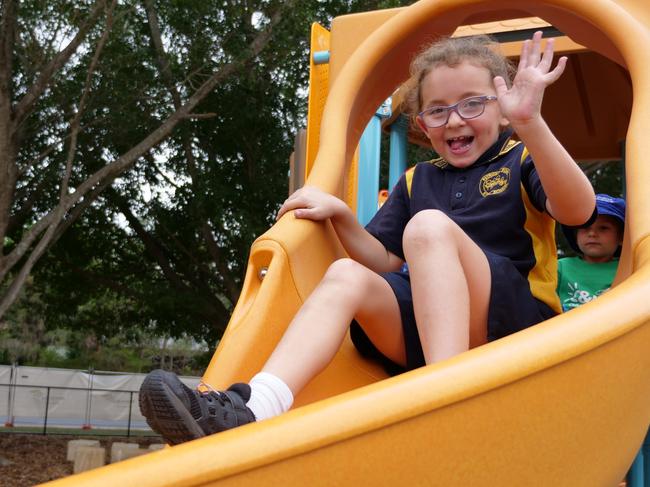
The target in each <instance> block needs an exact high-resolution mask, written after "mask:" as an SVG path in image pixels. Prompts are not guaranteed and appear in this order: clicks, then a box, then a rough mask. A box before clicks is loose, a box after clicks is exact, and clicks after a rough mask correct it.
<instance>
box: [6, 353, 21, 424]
mask: <svg viewBox="0 0 650 487" xmlns="http://www.w3.org/2000/svg"><path fill="white" fill-rule="evenodd" d="M17 380H18V366H17V365H16V362H14V363H12V364H11V372H9V392H8V396H7V421H5V428H12V427H13V425H14V419H15V418H14V402H15V397H16V382H17Z"/></svg>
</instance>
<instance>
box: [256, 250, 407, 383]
mask: <svg viewBox="0 0 650 487" xmlns="http://www.w3.org/2000/svg"><path fill="white" fill-rule="evenodd" d="M353 318H355V319H356V320H357V321H358V322H359V324H360V325H361V326H362V328H363V329H364V331H365V333H366V334H367V335H368V337H369V338H370V339H371V340H372V342H373V343H374V345H375V346H376V347H377V348H378V349H379V351H381V352H382V353H383V354H384V355H386V356H387V357H388V358H390V359H391V360H393V361H394V362H396V363H398V364H405V363H406V355H405V351H404V336H403V334H402V326H401V318H400V311H399V305H398V303H397V299H396V298H395V295H394V294H393V291H392V289H391V287H390V286H389V285H388V283H387V282H386V280H385V279H384V278H382V277H381V276H379V275H378V274H376V273H374V272H373V271H371V270H370V269H368V268H366V267H364V266H362V265H361V264H359V263H357V262H355V261H353V260H351V259H341V260H338V261H336V262H334V263H333V264H332V265H331V266H330V267H329V269H328V271H327V273H326V274H325V277H324V278H323V280H322V281H321V282H320V284H319V285H318V286H317V287H316V289H315V290H314V291H313V292H312V294H311V295H310V296H309V298H308V299H307V301H305V303H304V304H303V305H302V307H301V308H300V310H299V311H298V313H297V314H296V316H295V317H294V319H293V321H292V322H291V324H290V325H289V328H288V329H287V331H286V332H285V334H284V336H283V337H282V339H281V340H280V342H279V343H278V345H277V347H276V348H275V350H274V351H273V353H272V354H271V357H270V358H269V360H268V361H267V363H266V365H265V366H264V368H263V372H268V373H270V374H273V375H275V376H277V377H279V378H280V379H282V380H283V381H284V382H285V383H286V384H287V385H288V386H289V388H290V389H291V392H292V393H293V394H294V395H296V394H297V393H298V392H299V391H300V390H301V389H302V388H303V387H304V386H305V385H306V384H307V382H309V381H310V380H311V379H312V378H313V377H314V376H316V375H317V374H318V373H319V372H320V371H321V370H323V369H324V368H325V366H326V365H327V364H328V363H329V362H330V361H331V360H332V358H333V357H334V355H335V354H336V352H337V351H338V349H339V347H340V346H341V342H342V341H343V338H344V337H345V334H346V332H347V330H348V327H349V326H350V322H351V321H352V319H353Z"/></svg>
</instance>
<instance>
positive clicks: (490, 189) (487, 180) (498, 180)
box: [478, 167, 510, 198]
mask: <svg viewBox="0 0 650 487" xmlns="http://www.w3.org/2000/svg"><path fill="white" fill-rule="evenodd" d="M508 184H510V169H509V168H507V167H502V168H501V169H499V170H498V171H492V172H489V173H487V174H486V175H484V176H483V177H482V178H481V181H480V182H479V183H478V188H479V191H480V192H481V196H483V197H484V198H485V197H486V196H493V195H495V194H499V193H503V192H504V191H505V190H506V189H507V188H508Z"/></svg>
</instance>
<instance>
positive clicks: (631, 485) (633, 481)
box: [627, 450, 645, 487]
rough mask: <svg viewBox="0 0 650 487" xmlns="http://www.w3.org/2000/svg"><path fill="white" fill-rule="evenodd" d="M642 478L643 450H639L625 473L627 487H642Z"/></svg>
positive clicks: (643, 482) (643, 480) (643, 481)
mask: <svg viewBox="0 0 650 487" xmlns="http://www.w3.org/2000/svg"><path fill="white" fill-rule="evenodd" d="M643 477H644V472H643V450H639V453H637V454H636V457H634V462H632V466H631V467H630V470H629V471H628V472H627V487H644V486H645V479H644V478H643Z"/></svg>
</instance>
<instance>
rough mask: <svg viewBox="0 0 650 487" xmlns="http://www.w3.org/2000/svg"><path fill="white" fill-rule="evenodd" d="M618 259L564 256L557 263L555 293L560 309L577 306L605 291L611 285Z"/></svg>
mask: <svg viewBox="0 0 650 487" xmlns="http://www.w3.org/2000/svg"><path fill="white" fill-rule="evenodd" d="M617 267H618V259H613V260H610V261H609V262H602V263H595V264H592V263H590V262H585V261H584V260H583V259H582V258H581V257H566V258H564V259H560V260H559V261H558V263H557V274H558V276H557V277H558V282H557V294H558V295H559V296H560V302H561V303H562V309H563V310H564V311H569V310H570V309H573V308H577V307H578V306H581V305H583V304H585V303H588V302H589V301H591V300H592V299H595V298H597V297H598V296H600V295H601V294H602V293H604V292H605V291H607V290H608V289H609V287H610V286H611V285H612V281H613V280H614V275H616V268H617Z"/></svg>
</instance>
